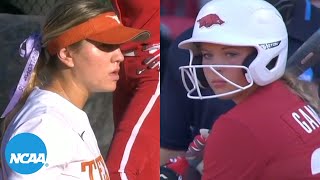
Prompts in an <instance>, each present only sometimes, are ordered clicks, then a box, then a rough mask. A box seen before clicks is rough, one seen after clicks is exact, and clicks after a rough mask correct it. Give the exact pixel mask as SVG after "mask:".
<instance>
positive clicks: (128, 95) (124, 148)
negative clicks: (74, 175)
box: [106, 0, 160, 180]
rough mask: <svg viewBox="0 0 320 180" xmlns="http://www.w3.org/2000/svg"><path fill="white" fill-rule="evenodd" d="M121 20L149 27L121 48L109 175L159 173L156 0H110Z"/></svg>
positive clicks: (154, 175) (148, 175)
mask: <svg viewBox="0 0 320 180" xmlns="http://www.w3.org/2000/svg"><path fill="white" fill-rule="evenodd" d="M112 2H113V5H114V7H115V9H117V10H118V12H119V16H120V20H121V21H122V23H123V24H125V25H127V26H129V27H136V28H138V27H139V28H144V29H146V30H148V31H149V32H151V38H150V39H149V40H148V41H147V42H146V43H145V44H141V43H140V44H139V43H131V44H128V45H126V46H123V47H122V48H121V50H122V52H123V53H124V56H125V61H124V62H123V63H122V64H121V66H122V67H121V70H120V80H119V82H118V87H117V90H116V92H115V93H114V106H113V108H114V123H115V133H114V137H113V140H112V144H111V146H110V149H109V152H108V155H107V160H106V162H107V166H108V169H109V172H110V178H111V179H115V180H116V179H123V180H125V179H142V180H145V179H158V178H159V164H160V162H159V156H160V155H159V147H160V144H159V141H160V140H159V139H160V135H159V133H160V130H159V128H160V99H159V98H160V97H159V95H160V83H159V68H160V62H159V60H160V4H159V1H147V0H121V1H117V0H113V1H112Z"/></svg>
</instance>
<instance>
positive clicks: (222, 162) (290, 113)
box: [203, 81, 320, 180]
mask: <svg viewBox="0 0 320 180" xmlns="http://www.w3.org/2000/svg"><path fill="white" fill-rule="evenodd" d="M306 107H307V106H306V104H305V103H304V102H303V101H302V99H300V98H299V97H298V96H297V95H295V94H293V93H292V92H291V91H290V90H289V89H288V88H287V87H286V86H285V85H284V84H283V83H282V82H281V81H277V82H275V83H273V84H271V85H268V86H265V87H261V88H260V89H258V90H257V91H256V92H255V94H253V95H251V96H250V97H248V99H246V100H245V101H243V102H242V103H240V104H238V105H237V106H236V107H235V108H233V109H232V110H230V111H229V112H228V113H226V114H225V115H223V116H221V118H219V119H218V120H217V121H216V123H215V124H214V125H213V128H212V133H211V134H210V135H209V137H208V139H207V143H206V148H205V152H204V153H205V154H204V174H203V179H204V180H209V179H210V180H211V179H217V180H230V179H240V180H242V179H243V180H251V179H252V180H253V179H259V180H268V179H269V180H270V179H272V180H283V179H319V178H320V172H319V173H318V174H317V175H314V176H313V175H312V174H311V165H310V164H311V161H312V160H311V156H312V154H313V153H314V154H320V152H316V151H315V150H316V149H318V148H320V129H319V126H320V125H319V118H318V117H316V116H317V115H316V114H313V115H312V113H310V112H311V110H310V109H307V108H306ZM294 116H299V118H296V119H298V120H296V119H295V118H294ZM313 116H315V117H313ZM299 122H304V123H305V125H304V126H306V127H309V128H306V127H304V126H302V125H301V124H300V123H299ZM310 122H313V123H314V127H313V128H312V126H311V123H310ZM305 129H312V130H311V131H310V133H308V132H307V131H306V130H305ZM318 150H319V151H320V149H318ZM313 161H314V162H316V164H318V167H319V162H320V161H319V159H313Z"/></svg>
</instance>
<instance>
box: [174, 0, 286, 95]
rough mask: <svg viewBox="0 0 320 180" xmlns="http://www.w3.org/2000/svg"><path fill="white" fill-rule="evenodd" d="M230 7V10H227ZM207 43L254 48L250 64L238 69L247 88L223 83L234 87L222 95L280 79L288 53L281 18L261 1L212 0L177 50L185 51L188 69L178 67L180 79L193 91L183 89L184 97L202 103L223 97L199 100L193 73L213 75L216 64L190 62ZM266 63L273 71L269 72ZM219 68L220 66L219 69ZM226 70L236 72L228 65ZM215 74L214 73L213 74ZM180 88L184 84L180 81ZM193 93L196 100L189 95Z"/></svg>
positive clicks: (201, 12)
mask: <svg viewBox="0 0 320 180" xmlns="http://www.w3.org/2000/svg"><path fill="white" fill-rule="evenodd" d="M230 4H232V6H230ZM199 43H211V44H220V45H225V46H236V47H237V46H239V47H243V46H246V47H254V48H255V49H256V51H257V55H256V57H255V58H254V59H253V60H252V61H251V63H249V64H247V65H245V64H243V65H240V66H239V65H238V66H237V68H241V69H243V70H244V71H245V73H244V76H245V77H246V79H247V81H248V85H247V86H236V85H235V82H229V81H227V80H225V79H224V78H223V77H221V78H222V79H223V80H225V81H226V82H228V83H229V84H232V85H233V86H235V87H237V90H234V91H231V92H227V93H223V94H225V95H230V94H234V93H237V92H240V91H243V90H245V89H247V88H249V87H251V86H252V85H253V83H255V84H257V85H259V86H265V85H267V84H270V83H272V82H274V81H276V80H277V79H279V78H281V77H282V75H283V74H284V71H285V66H286V61H287V51H288V35H287V30H286V26H285V24H284V22H283V19H282V17H281V14H280V13H279V12H278V11H277V9H276V8H274V7H273V6H272V5H271V4H269V3H267V2H265V1H264V0H241V1H239V0H213V1H210V2H208V3H207V4H206V5H205V6H203V7H202V9H201V10H200V12H199V13H198V16H197V18H196V21H195V24H194V29H193V34H192V37H191V38H190V39H187V40H185V41H182V42H181V43H180V44H179V48H182V49H188V50H189V52H190V61H189V65H188V66H183V67H180V70H181V73H182V74H187V75H182V74H181V75H182V77H183V78H186V77H188V78H189V79H190V78H191V79H190V81H191V82H192V84H193V86H194V87H193V88H186V89H187V91H188V97H189V98H193V99H205V98H215V97H221V96H224V95H222V94H217V95H210V96H202V94H201V91H200V87H201V85H200V83H199V79H198V78H197V73H196V69H198V68H210V69H211V70H212V71H213V72H215V70H214V69H215V68H218V66H219V64H215V65H194V63H193V58H194V56H197V55H199V54H201V53H200V51H199V48H197V44H199ZM270 63H273V67H271V68H270ZM220 67H221V66H220ZM225 67H226V68H236V67H233V66H232V65H229V66H225ZM215 73H216V72H215ZM183 82H184V84H185V82H186V80H183ZM195 92H197V94H198V95H197V96H196V95H193V94H195Z"/></svg>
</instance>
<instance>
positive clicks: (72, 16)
mask: <svg viewBox="0 0 320 180" xmlns="http://www.w3.org/2000/svg"><path fill="white" fill-rule="evenodd" d="M108 4H109V3H107V4H103V3H101V2H99V1H98V0H66V1H62V2H61V3H59V4H57V5H56V6H55V7H54V8H52V10H51V11H50V12H49V13H48V15H47V16H46V20H45V22H44V26H43V30H42V47H43V48H42V51H41V54H40V57H39V60H38V62H37V64H36V66H35V69H34V71H33V72H32V74H31V78H30V80H29V82H28V85H27V87H26V88H25V90H24V93H23V95H22V97H21V98H20V100H19V103H18V104H17V105H16V106H15V108H14V109H13V110H12V111H11V112H10V113H9V114H8V115H7V116H6V118H5V119H4V121H3V122H2V123H1V136H0V140H1V141H2V138H3V135H4V132H5V130H6V128H7V126H8V125H9V123H10V122H11V121H12V119H13V118H14V116H15V115H16V114H17V113H18V112H19V111H20V110H21V108H22V107H23V105H24V103H25V102H26V100H27V98H28V96H29V95H30V93H31V92H32V90H33V89H34V87H35V86H39V85H42V84H43V83H44V82H45V81H46V78H47V77H46V75H47V74H46V71H45V70H49V71H55V70H57V66H56V63H57V61H58V60H57V56H56V55H53V56H50V55H49V53H48V52H47V49H46V48H47V44H48V42H49V41H50V40H51V39H53V38H55V37H57V36H59V35H61V34H62V33H63V32H65V31H66V30H68V29H69V28H71V27H73V26H75V25H78V24H81V23H83V22H85V21H87V20H89V19H90V18H93V17H95V16H97V15H99V14H101V13H104V12H108V11H113V8H112V7H111V6H108ZM79 44H80V43H79V42H78V43H75V44H73V45H71V46H70V47H71V48H76V47H77V46H79Z"/></svg>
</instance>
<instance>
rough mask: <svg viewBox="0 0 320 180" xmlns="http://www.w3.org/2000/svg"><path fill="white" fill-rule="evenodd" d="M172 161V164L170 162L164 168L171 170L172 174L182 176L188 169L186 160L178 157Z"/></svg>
mask: <svg viewBox="0 0 320 180" xmlns="http://www.w3.org/2000/svg"><path fill="white" fill-rule="evenodd" d="M172 161H173V162H170V163H169V164H167V165H166V166H167V167H168V168H169V169H172V170H173V171H174V172H176V173H177V174H179V175H183V174H184V173H185V171H186V170H187V169H188V167H189V163H188V161H187V160H186V158H184V157H180V156H179V157H176V158H174V159H172Z"/></svg>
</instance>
